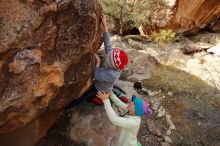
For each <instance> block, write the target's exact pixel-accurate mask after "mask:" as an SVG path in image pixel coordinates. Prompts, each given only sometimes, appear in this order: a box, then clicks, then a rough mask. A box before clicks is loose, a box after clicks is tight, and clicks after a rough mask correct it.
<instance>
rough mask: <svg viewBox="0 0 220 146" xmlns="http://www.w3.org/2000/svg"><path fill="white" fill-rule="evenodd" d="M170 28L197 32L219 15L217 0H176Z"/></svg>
mask: <svg viewBox="0 0 220 146" xmlns="http://www.w3.org/2000/svg"><path fill="white" fill-rule="evenodd" d="M173 12H174V17H173V19H171V22H170V23H171V24H170V26H169V27H170V28H172V29H174V30H176V31H177V32H179V33H180V32H186V31H187V32H191V33H193V32H197V31H198V30H199V29H201V28H204V27H205V26H206V25H207V24H209V23H211V22H213V21H216V20H218V18H219V16H220V2H219V0H177V1H176V4H175V6H174V7H173Z"/></svg>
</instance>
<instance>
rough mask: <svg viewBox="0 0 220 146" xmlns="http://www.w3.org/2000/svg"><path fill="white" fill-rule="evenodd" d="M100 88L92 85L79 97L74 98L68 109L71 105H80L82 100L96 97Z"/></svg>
mask: <svg viewBox="0 0 220 146" xmlns="http://www.w3.org/2000/svg"><path fill="white" fill-rule="evenodd" d="M97 92H98V90H97V89H96V87H95V86H94V85H92V86H90V87H89V89H88V90H87V91H86V92H85V93H84V94H83V95H82V96H81V97H80V98H79V99H76V100H74V101H73V102H72V103H70V104H69V105H68V106H67V107H66V109H69V108H71V107H76V106H78V105H80V104H81V103H82V102H84V101H88V100H90V99H92V98H95V97H96V94H97Z"/></svg>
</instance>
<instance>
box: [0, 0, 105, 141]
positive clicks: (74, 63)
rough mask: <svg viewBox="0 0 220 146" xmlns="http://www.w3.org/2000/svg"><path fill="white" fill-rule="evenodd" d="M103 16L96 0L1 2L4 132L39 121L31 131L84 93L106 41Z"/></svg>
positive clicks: (0, 122)
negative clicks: (103, 36)
mask: <svg viewBox="0 0 220 146" xmlns="http://www.w3.org/2000/svg"><path fill="white" fill-rule="evenodd" d="M100 17H101V7H100V5H99V3H98V2H97V1H96V0H83V1H82V0H56V1H53V0H42V1H38V0H26V1H21V0H1V1H0V29H1V31H0V133H9V132H11V131H13V130H15V129H17V128H20V127H23V126H25V125H26V124H27V123H30V122H31V121H33V120H35V122H36V123H38V124H36V125H38V126H36V127H32V128H29V130H30V131H29V133H32V131H31V130H35V131H36V128H39V127H40V126H39V119H40V118H41V117H40V116H41V115H42V114H44V115H47V113H48V116H49V115H50V114H49V113H50V112H53V111H59V110H61V109H62V108H63V107H64V106H65V105H67V104H69V103H70V102H71V101H72V100H74V99H77V98H79V97H80V95H82V94H83V92H85V90H86V89H87V88H88V86H89V85H90V81H91V77H92V74H93V69H94V67H95V59H94V57H93V53H94V52H96V51H97V50H98V48H99V47H100V45H101V36H102V30H101V27H100V24H101V23H100V21H101V18H100ZM46 117H47V116H46ZM50 118H52V119H53V118H57V116H51V117H50ZM40 121H41V122H42V120H40ZM49 121H53V120H49ZM33 122H34V121H33ZM47 122H48V120H45V124H43V123H42V124H41V125H44V126H43V128H42V127H41V128H42V129H40V130H39V131H38V132H37V134H36V137H39V136H40V135H41V134H42V133H43V132H45V131H46V130H47V129H48V127H49V126H50V125H51V124H49V123H47ZM26 131H28V130H26ZM30 135H31V134H30ZM18 136H19V135H18ZM28 136H29V135H28ZM0 137H2V135H1V136H0ZM34 137H35V136H34Z"/></svg>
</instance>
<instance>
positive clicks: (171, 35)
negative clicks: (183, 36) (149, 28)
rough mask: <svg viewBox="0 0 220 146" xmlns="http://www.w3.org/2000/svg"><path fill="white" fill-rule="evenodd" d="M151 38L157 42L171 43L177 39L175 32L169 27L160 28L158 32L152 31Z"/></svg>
mask: <svg viewBox="0 0 220 146" xmlns="http://www.w3.org/2000/svg"><path fill="white" fill-rule="evenodd" d="M152 39H153V40H154V41H155V42H156V43H159V44H163V43H172V42H175V41H178V40H179V38H178V37H176V33H175V32H173V31H172V30H171V29H167V30H165V29H161V30H160V31H159V32H154V33H153V34H152Z"/></svg>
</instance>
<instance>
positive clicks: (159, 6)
mask: <svg viewBox="0 0 220 146" xmlns="http://www.w3.org/2000/svg"><path fill="white" fill-rule="evenodd" d="M100 2H101V4H102V6H103V10H104V13H105V14H107V15H108V16H109V17H111V18H112V19H113V21H114V24H115V30H116V32H117V33H118V34H120V35H121V34H122V32H123V28H124V27H125V25H128V24H130V25H133V26H134V27H139V26H140V25H141V24H149V25H154V24H153V23H157V21H155V19H157V18H159V19H158V20H159V21H161V20H162V18H163V15H161V14H160V13H161V12H164V14H166V11H165V9H166V8H167V5H166V2H165V1H164V0H100ZM162 10H163V11H162Z"/></svg>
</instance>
